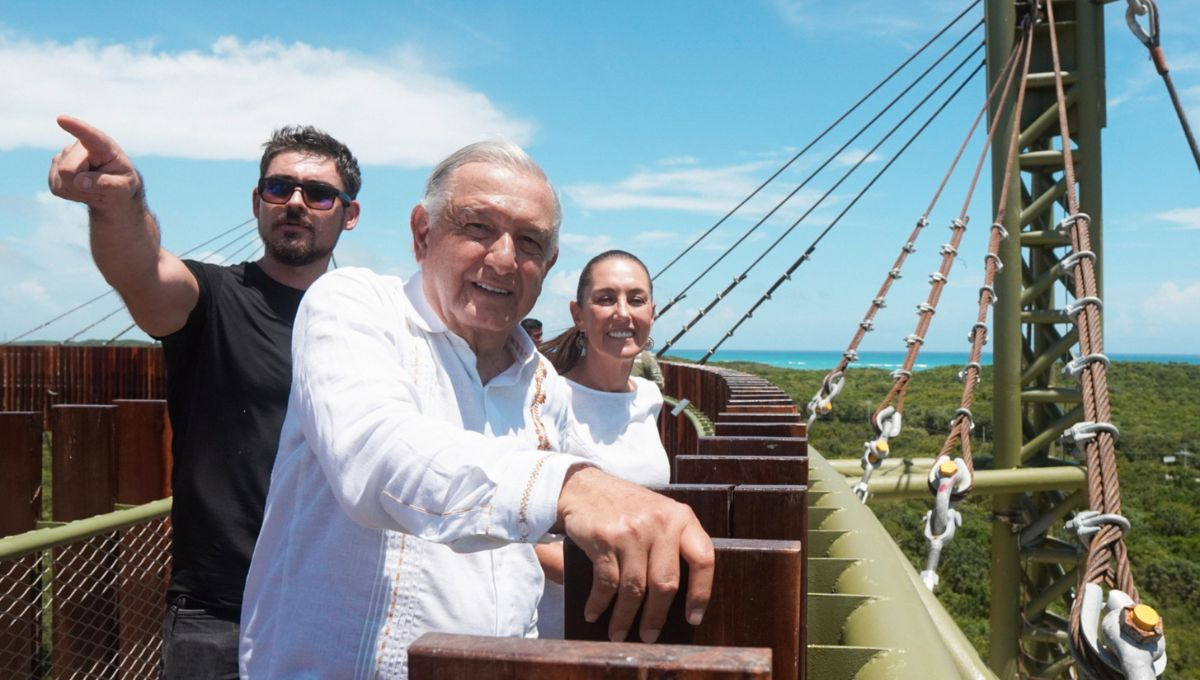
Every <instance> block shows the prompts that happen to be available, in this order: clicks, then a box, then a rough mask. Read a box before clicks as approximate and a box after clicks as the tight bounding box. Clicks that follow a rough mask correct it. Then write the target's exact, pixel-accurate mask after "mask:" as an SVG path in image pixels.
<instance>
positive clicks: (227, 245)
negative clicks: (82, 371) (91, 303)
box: [63, 218, 258, 344]
mask: <svg viewBox="0 0 1200 680" xmlns="http://www.w3.org/2000/svg"><path fill="white" fill-rule="evenodd" d="M253 221H254V218H251V219H249V220H246V221H245V222H242V223H241V224H239V225H238V226H236V227H233V228H232V229H227V230H225V231H224V232H221V234H220V235H218V236H215V237H213V238H210V239H208V240H207V241H205V242H204V243H202V244H200V245H198V246H194V247H192V248H189V249H188V250H186V251H184V253H183V255H188V254H191V253H193V252H195V251H196V250H199V249H200V248H201V247H203V246H204V245H207V244H209V243H212V242H213V241H215V240H217V239H218V238H220V237H221V236H224V235H227V234H229V233H230V232H232V231H234V230H235V229H239V228H242V227H245V226H246V225H247V224H250V223H251V222H253ZM250 231H251V232H252V233H253V234H254V238H256V239H257V237H258V230H257V228H255V229H252V230H250ZM246 236H247V234H246V233H241V234H238V235H237V236H235V237H234V238H233V239H232V240H230V241H228V242H227V243H225V244H224V245H222V246H220V247H219V248H217V249H216V250H215V251H214V252H215V253H220V252H221V251H223V250H225V249H226V248H230V247H233V246H234V245H235V244H237V243H239V242H241V241H243V240H245V238H246ZM110 291H111V289H110ZM106 294H107V293H106ZM125 309H126V306H125V304H124V303H123V302H122V304H121V306H120V307H118V308H116V309H114V310H113V311H111V312H109V313H108V314H105V315H104V316H102V317H100V318H99V319H96V320H95V321H93V322H92V323H90V324H88V325H86V326H84V327H83V328H81V329H80V330H78V331H76V332H74V333H72V334H71V335H70V336H69V337H67V338H66V339H64V340H63V343H68V342H71V341H73V340H74V339H75V338H78V337H79V336H81V335H83V334H84V333H86V332H88V331H90V330H91V329H93V328H95V327H96V326H99V325H100V324H102V323H104V322H105V321H108V320H109V319H111V318H112V317H114V316H116V315H117V314H120V313H121V312H122V311H124V310H125ZM135 325H136V324H135ZM129 330H131V328H126V329H125V330H123V331H121V332H120V333H119V334H117V336H115V337H113V338H110V339H109V340H108V341H107V342H106V343H105V344H111V343H112V342H113V341H115V340H116V339H117V338H118V337H120V336H122V335H124V334H125V333H127V332H128V331H129Z"/></svg>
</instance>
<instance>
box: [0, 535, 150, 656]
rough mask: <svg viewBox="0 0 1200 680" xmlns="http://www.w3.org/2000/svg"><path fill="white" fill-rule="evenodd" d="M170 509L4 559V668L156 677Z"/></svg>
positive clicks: (0, 594) (0, 568)
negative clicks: (161, 514)
mask: <svg viewBox="0 0 1200 680" xmlns="http://www.w3.org/2000/svg"><path fill="white" fill-rule="evenodd" d="M170 546H171V530H170V520H169V519H168V518H166V517H161V518H157V519H153V520H150V521H147V522H142V523H139V524H134V525H131V526H127V527H125V528H123V529H118V530H115V531H110V532H107V533H103V534H99V535H96V536H92V537H91V538H87V539H84V540H80V541H76V542H73V543H68V544H66V545H61V546H58V547H56V548H52V549H48V550H43V551H39V552H36V553H33V554H30V555H26V556H23V557H19V558H16V559H11V560H6V561H2V562H0V677H4V678H10V677H11V678H36V679H40V678H55V679H57V680H65V679H68V678H122V679H127V678H128V679H133V678H157V677H158V667H159V647H160V638H161V636H160V633H161V629H162V620H163V614H164V612H165V606H166V605H165V595H164V593H165V591H166V586H167V579H168V578H169V576H170V572H171V551H170Z"/></svg>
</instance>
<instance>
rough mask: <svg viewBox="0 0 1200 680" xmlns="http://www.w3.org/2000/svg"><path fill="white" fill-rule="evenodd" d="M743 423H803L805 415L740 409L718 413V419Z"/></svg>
mask: <svg viewBox="0 0 1200 680" xmlns="http://www.w3.org/2000/svg"><path fill="white" fill-rule="evenodd" d="M722 421H730V422H741V423H802V422H804V417H803V416H801V415H800V414H799V413H769V412H764V413H752V412H749V411H747V412H738V411H722V412H720V413H718V414H717V421H716V422H718V423H719V422H722Z"/></svg>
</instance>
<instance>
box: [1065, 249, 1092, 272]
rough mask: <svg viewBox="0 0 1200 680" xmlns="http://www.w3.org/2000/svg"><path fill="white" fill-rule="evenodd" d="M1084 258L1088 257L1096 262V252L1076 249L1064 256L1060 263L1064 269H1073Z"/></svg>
mask: <svg viewBox="0 0 1200 680" xmlns="http://www.w3.org/2000/svg"><path fill="white" fill-rule="evenodd" d="M1083 259H1088V260H1091V261H1092V262H1095V261H1096V253H1093V252H1092V251H1090V250H1080V251H1076V252H1073V253H1071V254H1070V255H1068V256H1066V257H1064V258H1063V259H1062V260H1061V261H1060V262H1059V263H1058V264H1059V266H1060V267H1062V268H1063V269H1064V270H1071V269H1074V268H1075V265H1077V264H1079V261H1080V260H1083Z"/></svg>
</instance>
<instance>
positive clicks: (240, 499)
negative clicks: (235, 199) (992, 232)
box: [50, 116, 361, 679]
mask: <svg viewBox="0 0 1200 680" xmlns="http://www.w3.org/2000/svg"><path fill="white" fill-rule="evenodd" d="M58 124H59V125H60V126H61V127H62V128H63V129H64V130H66V131H67V132H68V133H70V134H71V135H73V136H74V137H75V138H76V141H75V142H74V143H72V144H71V145H69V146H67V147H66V148H65V149H63V151H62V152H61V153H59V154H58V155H57V156H55V157H54V161H53V163H52V164H51V168H50V188H51V191H53V192H54V194H56V195H58V196H61V197H63V198H66V199H70V200H73V201H79V202H81V203H85V204H86V205H87V206H88V208H89V221H90V234H91V246H92V257H93V258H94V259H95V261H96V265H97V266H98V267H99V269H100V272H101V273H102V274H103V275H104V278H105V279H106V280H107V281H108V282H109V283H110V284H112V286H113V287H114V288H116V289H117V292H119V293H120V294H121V297H122V298H123V299H124V300H125V304H126V306H128V308H129V312H130V314H131V315H132V316H133V319H134V321H136V322H137V324H138V326H139V327H141V328H142V330H144V331H145V332H146V333H148V334H150V335H151V336H153V337H156V338H159V339H161V340H162V343H163V349H164V352H165V355H166V363H167V404H168V408H169V411H170V416H171V426H172V428H173V429H174V441H173V444H172V447H173V452H174V469H173V471H172V478H171V486H172V490H173V494H174V505H173V508H172V512H171V521H172V526H173V531H174V542H173V546H172V549H173V563H172V565H173V566H172V573H171V583H170V585H169V587H168V595H167V599H168V610H167V618H166V621H165V622H164V627H163V658H162V661H163V677H166V678H189V679H190V678H226V677H229V678H236V677H237V648H238V630H237V627H238V620H239V617H240V612H241V605H242V590H243V588H244V586H245V581H246V572H247V569H248V568H249V564H250V557H251V555H252V553H253V551H254V542H255V540H256V538H257V536H258V532H259V528H260V526H261V524H262V513H263V503H264V501H265V499H266V495H267V486H268V483H269V481H270V477H271V465H272V463H273V462H274V459H275V451H276V449H277V448H278V445H279V430H280V427H281V425H282V423H283V416H284V411H285V409H286V406H287V397H288V390H289V388H290V385H291V365H292V361H291V333H292V322H293V320H294V319H295V316H296V310H297V308H298V307H299V304H300V298H301V297H302V296H303V295H304V291H305V290H306V289H307V288H308V287H309V286H310V285H311V284H312V283H313V282H314V281H316V280H317V278H318V277H319V276H321V274H323V273H324V272H325V271H326V269H327V268H328V266H329V261H330V258H331V257H332V253H333V248H334V246H335V245H336V244H337V241H338V238H339V237H340V236H341V233H342V232H343V231H348V230H350V229H353V228H354V226H355V224H356V223H357V222H358V215H359V204H358V201H356V200H355V196H356V195H357V194H358V189H359V187H360V185H361V176H360V173H359V169H358V162H357V161H356V160H355V158H354V156H353V155H352V154H351V153H350V150H349V149H347V148H346V146H345V145H344V144H342V143H341V142H339V141H337V140H336V139H334V138H332V137H330V136H329V135H328V134H326V133H324V132H322V131H320V130H317V129H315V128H312V127H286V128H282V129H280V130H278V131H276V132H275V133H274V135H272V137H271V139H270V140H269V141H268V142H267V143H266V144H265V145H264V148H265V151H264V152H263V156H262V162H261V164H260V168H259V170H260V175H259V180H258V185H257V186H256V187H255V189H254V190H253V191H252V193H251V204H252V209H253V212H254V216H255V217H256V218H257V219H258V231H259V236H260V237H261V238H262V240H263V244H264V254H263V256H262V257H261V258H260V259H259V260H258V261H256V262H245V263H242V264H239V265H235V266H232V267H222V266H217V265H212V264H205V263H201V262H195V261H191V260H180V259H179V258H177V257H176V256H174V255H172V254H171V253H169V252H167V251H166V250H163V248H162V247H161V245H160V239H159V228H158V222H157V220H156V219H155V217H154V215H153V214H152V213H151V212H150V210H149V208H148V206H147V205H146V202H145V191H144V187H143V184H142V178H141V175H140V174H139V173H138V172H137V170H136V169H135V168H134V166H133V164H132V163H131V162H130V160H129V158H128V157H127V156H126V155H125V154H124V152H123V151H122V150H121V148H120V147H119V146H118V145H117V144H116V142H115V141H113V140H112V139H111V138H110V137H108V136H107V135H106V134H104V133H103V132H101V131H100V130H98V129H96V128H94V127H92V126H91V125H88V124H87V123H85V122H83V121H80V120H77V119H74V118H70V117H68V116H61V117H59V119H58Z"/></svg>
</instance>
